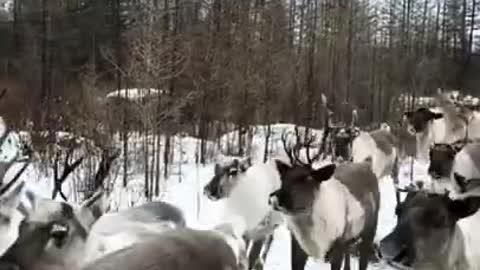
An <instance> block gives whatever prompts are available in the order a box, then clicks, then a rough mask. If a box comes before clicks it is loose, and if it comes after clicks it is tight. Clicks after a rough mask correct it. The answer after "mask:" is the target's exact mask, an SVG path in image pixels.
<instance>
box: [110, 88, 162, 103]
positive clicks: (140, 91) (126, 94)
mask: <svg viewBox="0 0 480 270" xmlns="http://www.w3.org/2000/svg"><path fill="white" fill-rule="evenodd" d="M162 94H165V91H164V90H158V89H153V88H150V89H148V88H130V89H120V90H115V91H112V92H110V93H108V94H107V96H106V98H107V99H108V98H122V99H128V100H131V101H138V100H141V99H143V98H146V97H155V96H159V95H162Z"/></svg>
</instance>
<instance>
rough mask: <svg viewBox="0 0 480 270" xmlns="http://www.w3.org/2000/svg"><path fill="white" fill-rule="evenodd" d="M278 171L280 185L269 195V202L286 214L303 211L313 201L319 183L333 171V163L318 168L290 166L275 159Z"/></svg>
mask: <svg viewBox="0 0 480 270" xmlns="http://www.w3.org/2000/svg"><path fill="white" fill-rule="evenodd" d="M276 163H277V169H278V171H279V173H280V179H281V182H282V184H281V187H280V189H279V190H277V191H275V192H273V193H272V194H271V195H270V204H271V205H272V206H273V207H274V209H275V210H277V211H281V212H283V213H285V214H288V215H296V214H301V213H305V212H306V211H308V210H310V209H311V208H312V206H313V203H314V201H315V197H316V192H317V190H318V188H319V187H320V184H321V183H322V182H324V181H326V180H328V179H330V178H331V177H332V176H333V174H334V172H335V168H336V166H335V164H329V165H326V166H324V167H322V168H319V169H316V170H315V169H312V168H311V167H310V166H304V165H299V164H295V165H293V166H290V165H288V164H285V163H283V162H282V161H279V160H276Z"/></svg>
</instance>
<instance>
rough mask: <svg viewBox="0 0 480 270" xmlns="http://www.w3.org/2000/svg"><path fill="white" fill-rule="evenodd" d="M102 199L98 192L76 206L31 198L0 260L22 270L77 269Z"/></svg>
mask: <svg viewBox="0 0 480 270" xmlns="http://www.w3.org/2000/svg"><path fill="white" fill-rule="evenodd" d="M104 198H105V196H104V193H103V192H98V193H96V194H95V195H94V196H93V197H91V198H90V199H88V200H87V201H85V202H84V203H83V204H82V205H81V206H79V207H74V206H72V205H70V204H68V203H65V202H56V201H52V200H49V199H35V200H34V201H33V207H32V209H29V212H28V213H26V216H25V218H24V219H23V220H22V221H21V223H20V226H19V229H18V231H19V233H18V238H17V239H16V241H15V243H14V244H13V245H12V246H11V247H10V248H9V249H8V251H7V252H6V253H5V254H4V256H3V257H2V258H1V259H0V261H1V262H7V263H11V264H14V265H18V266H19V267H20V268H21V269H25V270H29V269H31V270H42V269H70V267H71V268H73V269H75V268H79V267H80V266H81V264H82V261H83V259H84V254H85V248H84V246H85V243H86V241H87V237H88V235H89V231H90V229H91V227H92V225H93V224H94V223H95V221H96V220H97V219H98V218H99V217H100V216H101V214H102V213H103V211H104V205H105V203H104Z"/></svg>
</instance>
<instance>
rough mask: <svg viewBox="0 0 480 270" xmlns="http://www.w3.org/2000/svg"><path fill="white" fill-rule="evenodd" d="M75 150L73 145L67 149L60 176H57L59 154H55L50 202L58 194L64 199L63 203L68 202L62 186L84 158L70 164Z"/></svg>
mask: <svg viewBox="0 0 480 270" xmlns="http://www.w3.org/2000/svg"><path fill="white" fill-rule="evenodd" d="M75 148H76V147H74V146H73V145H71V146H70V147H69V148H68V150H67V153H66V155H65V159H64V161H63V172H62V174H61V175H60V174H59V163H60V153H59V152H57V153H56V154H55V161H54V163H53V178H54V179H53V180H54V182H53V191H52V200H54V199H55V198H57V195H58V194H60V196H61V197H62V199H64V200H65V201H67V200H68V199H67V196H65V193H64V192H63V190H62V185H63V183H64V182H65V180H66V179H67V177H68V176H69V175H70V174H71V173H72V172H73V171H74V170H75V169H76V168H78V166H80V164H81V163H82V161H83V159H84V158H85V157H84V156H81V157H80V158H78V159H77V160H75V161H74V162H71V160H72V155H73V151H74V150H75Z"/></svg>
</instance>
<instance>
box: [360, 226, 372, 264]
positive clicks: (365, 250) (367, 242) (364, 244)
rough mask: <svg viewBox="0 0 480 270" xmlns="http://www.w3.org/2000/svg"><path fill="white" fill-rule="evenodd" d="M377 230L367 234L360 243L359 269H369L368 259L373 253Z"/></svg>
mask: <svg viewBox="0 0 480 270" xmlns="http://www.w3.org/2000/svg"><path fill="white" fill-rule="evenodd" d="M375 231H376V230H374V231H373V232H370V233H367V234H365V236H364V237H363V239H362V241H361V242H360V244H359V248H360V255H359V267H358V269H359V270H367V266H368V261H369V260H370V258H371V257H372V254H373V251H374V250H373V239H374V238H375Z"/></svg>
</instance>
